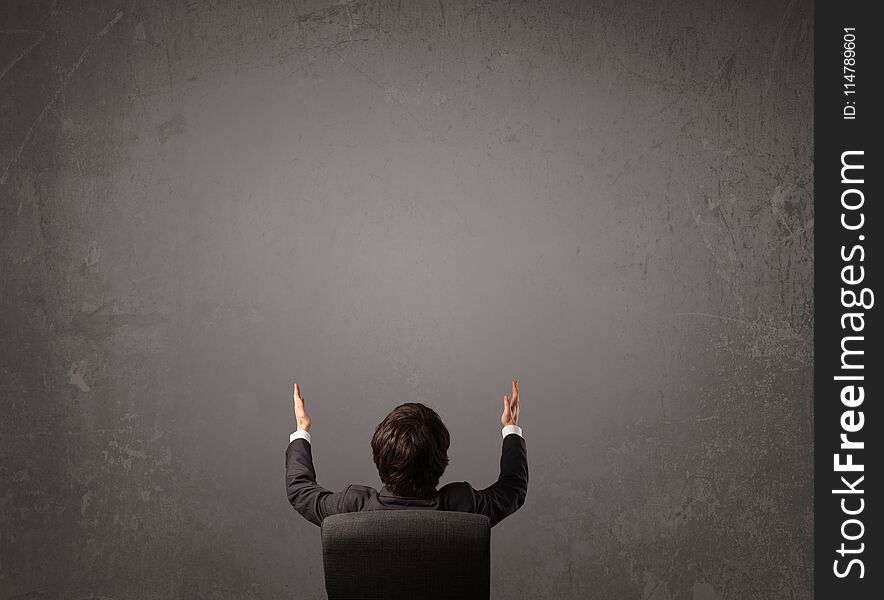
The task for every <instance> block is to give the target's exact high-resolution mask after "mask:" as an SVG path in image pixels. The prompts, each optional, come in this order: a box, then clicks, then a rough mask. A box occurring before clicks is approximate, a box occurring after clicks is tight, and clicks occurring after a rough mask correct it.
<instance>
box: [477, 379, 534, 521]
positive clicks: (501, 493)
mask: <svg viewBox="0 0 884 600" xmlns="http://www.w3.org/2000/svg"><path fill="white" fill-rule="evenodd" d="M519 407H520V403H519V382H518V381H516V380H515V379H513V395H512V397H511V398H508V397H507V396H506V395H504V396H503V414H502V415H501V417H500V423H501V425H503V429H502V430H501V434H502V435H503V448H502V450H501V454H500V476H499V477H498V478H497V481H496V482H495V483H493V484H491V485H490V486H488V487H487V488H485V489H483V490H473V501H474V503H475V507H476V512H478V513H479V514H483V515H485V516H486V517H488V520H489V524H490V525H491V527H494V526H495V525H496V524H497V523H499V522H500V521H501V520H503V519H504V518H506V517H508V516H509V515H511V514H513V513H514V512H516V511H517V510H519V508H521V506H522V505H523V504H524V503H525V497H526V496H527V495H528V450H527V449H526V447H525V439H524V438H523V437H522V428H521V427H519Z"/></svg>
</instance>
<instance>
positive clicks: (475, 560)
mask: <svg viewBox="0 0 884 600" xmlns="http://www.w3.org/2000/svg"><path fill="white" fill-rule="evenodd" d="M322 563H323V568H324V570H325V588H326V592H327V593H328V597H329V600H398V599H400V598H401V599H406V598H407V599H409V600H411V599H421V600H435V599H442V598H450V599H457V600H470V599H473V598H475V599H481V600H488V598H489V596H490V592H491V527H490V526H489V523H488V518H487V517H485V516H484V515H476V514H470V513H462V512H450V511H441V510H440V511H437V510H417V509H404V510H377V511H364V512H354V513H342V514H337V515H331V516H330V517H326V518H325V519H324V520H323V521H322Z"/></svg>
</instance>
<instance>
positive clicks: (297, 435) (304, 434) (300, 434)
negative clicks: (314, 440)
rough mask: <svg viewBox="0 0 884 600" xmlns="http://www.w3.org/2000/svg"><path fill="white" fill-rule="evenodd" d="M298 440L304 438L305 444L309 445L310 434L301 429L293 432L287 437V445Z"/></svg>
mask: <svg viewBox="0 0 884 600" xmlns="http://www.w3.org/2000/svg"><path fill="white" fill-rule="evenodd" d="M298 438H304V439H305V440H307V443H308V444H309V443H310V432H309V431H304V430H303V429H299V430H297V431H296V432H294V433H293V434H292V435H290V436H289V444H291V443H292V442H294V441H295V440H296V439H298Z"/></svg>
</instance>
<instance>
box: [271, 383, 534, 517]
mask: <svg viewBox="0 0 884 600" xmlns="http://www.w3.org/2000/svg"><path fill="white" fill-rule="evenodd" d="M294 401H295V420H296V422H297V430H296V431H295V432H294V433H293V434H292V435H291V437H290V439H289V446H288V449H287V450H286V455H285V462H286V487H287V491H288V498H289V502H290V503H291V505H292V506H293V507H294V509H295V510H297V511H298V512H299V513H301V515H302V516H303V517H304V518H305V519H307V520H308V521H310V522H311V523H314V524H316V525H321V524H322V520H323V519H324V518H325V517H327V516H329V515H334V514H337V513H344V512H357V511H362V510H389V509H404V508H409V509H425V510H454V511H460V512H469V513H478V514H482V515H485V516H486V517H488V520H489V522H490V524H491V526H492V527H494V526H495V525H496V524H497V523H499V522H500V521H501V520H502V519H504V518H506V517H507V516H509V515H511V514H513V513H514V512H516V511H517V510H519V508H520V507H521V506H522V504H524V502H525V496H526V494H527V493H528V454H527V450H526V449H525V440H524V439H523V438H522V429H521V427H519V384H518V382H517V381H516V380H515V379H513V391H512V397H508V396H507V395H506V394H504V396H503V414H502V415H501V417H500V422H501V424H502V425H503V430H502V431H501V434H502V435H503V449H502V452H501V457H500V476H499V477H498V479H497V482H495V483H493V484H492V485H490V486H489V487H487V488H485V489H482V490H477V489H475V488H473V486H471V485H470V484H469V483H467V482H465V481H459V482H455V483H449V484H447V485H445V486H443V487H442V488H441V489H438V490H437V489H436V486H437V485H438V484H439V479H440V477H442V474H443V472H444V471H445V467H446V466H448V445H449V436H448V429H446V427H445V425H444V424H443V423H442V420H441V419H440V418H439V415H438V414H436V411H434V410H433V409H431V408H429V407H427V406H424V405H423V404H419V403H415V402H410V403H407V404H402V405H400V406H397V407H396V408H395V409H393V411H392V412H391V413H390V414H389V415H387V417H386V418H385V419H384V420H383V421H381V423H380V425H378V426H377V429H376V430H375V432H374V436H373V437H372V440H371V448H372V454H373V456H374V463H375V465H376V466H377V468H378V474H379V475H380V477H381V481H382V482H383V483H384V487H383V488H381V491H380V492H378V491H377V490H375V489H374V488H372V487H368V486H365V485H348V486H347V487H346V488H344V490H342V491H340V492H332V491H331V490H327V489H325V488H323V487H322V486H320V485H317V483H316V471H315V470H314V469H313V455H312V452H311V446H310V426H311V421H310V416H309V415H308V414H307V411H306V410H305V408H304V398H303V396H301V390H300V388H299V387H298V384H297V383H296V384H295V389H294Z"/></svg>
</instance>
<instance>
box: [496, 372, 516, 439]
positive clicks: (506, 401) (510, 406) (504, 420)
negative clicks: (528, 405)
mask: <svg viewBox="0 0 884 600" xmlns="http://www.w3.org/2000/svg"><path fill="white" fill-rule="evenodd" d="M500 423H501V424H502V425H503V426H504V427H506V426H507V425H518V424H519V382H518V381H516V380H515V379H513V397H512V398H508V397H507V395H506V394H504V395H503V414H502V415H501V416H500Z"/></svg>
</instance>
